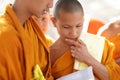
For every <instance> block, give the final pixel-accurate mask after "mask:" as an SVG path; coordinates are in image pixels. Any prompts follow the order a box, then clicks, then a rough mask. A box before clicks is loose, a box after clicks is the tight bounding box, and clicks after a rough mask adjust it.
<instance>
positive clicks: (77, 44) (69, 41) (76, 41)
mask: <svg viewBox="0 0 120 80" xmlns="http://www.w3.org/2000/svg"><path fill="white" fill-rule="evenodd" d="M66 41H67V42H68V43H69V44H71V45H72V46H76V47H80V46H81V45H85V44H84V42H83V41H82V40H80V39H78V40H71V39H66Z"/></svg>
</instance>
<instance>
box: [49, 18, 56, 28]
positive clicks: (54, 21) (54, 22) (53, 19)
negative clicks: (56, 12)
mask: <svg viewBox="0 0 120 80" xmlns="http://www.w3.org/2000/svg"><path fill="white" fill-rule="evenodd" d="M50 19H51V21H52V23H53V25H54V27H56V19H55V18H54V17H53V16H52V17H51V18H50Z"/></svg>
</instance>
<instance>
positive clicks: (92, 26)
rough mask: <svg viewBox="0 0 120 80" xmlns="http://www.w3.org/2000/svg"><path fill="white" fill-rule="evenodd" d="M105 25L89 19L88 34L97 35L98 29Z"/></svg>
mask: <svg viewBox="0 0 120 80" xmlns="http://www.w3.org/2000/svg"><path fill="white" fill-rule="evenodd" d="M104 24H105V23H104V22H102V21H100V20H97V19H93V18H91V19H90V22H89V25H88V31H87V32H88V33H92V34H97V32H98V30H99V28H100V27H102V26H103V25H104Z"/></svg>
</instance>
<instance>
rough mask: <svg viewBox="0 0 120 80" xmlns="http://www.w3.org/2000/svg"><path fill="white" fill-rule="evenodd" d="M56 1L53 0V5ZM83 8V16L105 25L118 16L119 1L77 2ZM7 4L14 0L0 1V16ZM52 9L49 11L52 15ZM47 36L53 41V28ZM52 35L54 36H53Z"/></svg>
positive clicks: (54, 31)
mask: <svg viewBox="0 0 120 80" xmlns="http://www.w3.org/2000/svg"><path fill="white" fill-rule="evenodd" d="M56 1H57V0H54V4H55V3H56ZM79 1H80V2H81V3H82V5H83V8H84V12H85V14H88V15H89V16H90V17H93V18H96V19H99V20H101V21H103V22H105V23H107V22H109V21H110V20H112V19H114V18H118V17H119V16H120V0H79ZM8 3H14V0H0V14H2V13H3V12H4V9H5V6H6V4H8ZM53 11H54V8H53V9H51V10H50V13H51V14H52V13H53ZM48 34H50V35H51V36H52V37H54V38H55V39H56V38H57V37H55V34H56V36H58V35H57V33H56V30H55V29H54V27H53V26H52V24H51V26H50V28H49V31H48ZM53 34H54V35H53Z"/></svg>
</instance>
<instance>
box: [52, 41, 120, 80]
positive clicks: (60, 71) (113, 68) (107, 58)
mask: <svg viewBox="0 0 120 80" xmlns="http://www.w3.org/2000/svg"><path fill="white" fill-rule="evenodd" d="M98 47H99V46H98ZM113 49H114V48H113V45H112V44H111V43H110V42H108V41H107V40H106V41H105V46H104V51H103V57H102V62H101V63H102V64H103V65H105V66H106V67H107V69H108V71H109V75H110V80H120V76H119V75H120V67H119V65H117V64H116V63H115V62H114V60H113V59H112V52H113ZM73 65H74V58H73V57H72V56H71V52H70V51H67V52H65V54H64V55H62V56H61V57H60V58H59V59H57V60H56V62H55V63H54V64H53V65H52V74H53V76H54V78H59V77H62V76H65V75H67V74H69V73H72V72H73V71H74V69H73ZM96 80H99V79H97V77H96Z"/></svg>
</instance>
